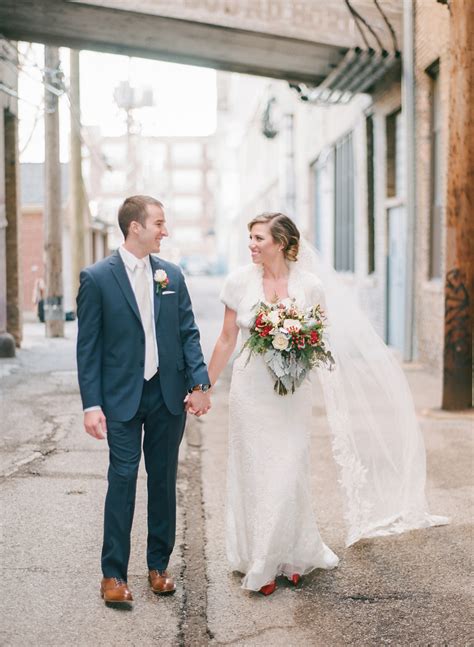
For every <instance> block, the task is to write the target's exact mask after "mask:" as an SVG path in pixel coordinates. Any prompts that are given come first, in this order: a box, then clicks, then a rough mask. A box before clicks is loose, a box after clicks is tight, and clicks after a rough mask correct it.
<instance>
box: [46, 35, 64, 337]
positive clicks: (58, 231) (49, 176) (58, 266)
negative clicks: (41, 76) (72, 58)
mask: <svg viewBox="0 0 474 647" xmlns="http://www.w3.org/2000/svg"><path fill="white" fill-rule="evenodd" d="M44 65H45V114H44V132H45V165H44V166H45V173H44V175H45V192H44V196H45V199H44V216H45V252H46V277H45V279H46V280H45V282H46V298H45V308H44V318H45V323H46V337H64V307H63V274H62V222H61V202H62V201H61V165H60V162H59V101H58V97H59V95H60V94H61V90H60V87H61V83H60V72H59V49H58V48H57V47H49V46H46V47H45V48H44Z"/></svg>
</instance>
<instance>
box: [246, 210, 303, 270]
mask: <svg viewBox="0 0 474 647" xmlns="http://www.w3.org/2000/svg"><path fill="white" fill-rule="evenodd" d="M260 223H264V224H268V225H270V233H271V235H272V238H273V240H274V241H275V243H278V244H280V245H282V246H283V254H284V255H285V258H286V260H287V261H293V262H294V261H296V260H297V259H298V250H299V247H300V232H299V231H298V228H297V226H296V225H295V223H294V222H293V220H291V218H289V217H288V216H285V214H284V213H278V212H275V213H261V214H260V215H259V216H255V218H254V219H253V220H251V221H250V222H249V224H248V225H247V226H248V230H249V231H252V227H253V226H254V225H257V224H260Z"/></svg>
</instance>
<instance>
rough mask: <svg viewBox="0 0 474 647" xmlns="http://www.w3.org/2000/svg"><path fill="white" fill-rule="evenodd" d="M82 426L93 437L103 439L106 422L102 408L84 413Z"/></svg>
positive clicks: (105, 432) (105, 433)
mask: <svg viewBox="0 0 474 647" xmlns="http://www.w3.org/2000/svg"><path fill="white" fill-rule="evenodd" d="M84 428H85V430H86V431H87V433H88V434H90V435H91V436H92V437H93V438H97V440H104V438H105V437H106V435H107V424H106V420H105V416H104V414H103V413H102V409H95V410H94V411H86V412H85V413H84Z"/></svg>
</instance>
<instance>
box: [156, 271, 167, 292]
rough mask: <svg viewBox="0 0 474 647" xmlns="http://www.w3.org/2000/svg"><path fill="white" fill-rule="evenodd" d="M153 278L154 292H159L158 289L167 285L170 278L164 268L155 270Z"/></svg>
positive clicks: (162, 288)
mask: <svg viewBox="0 0 474 647" xmlns="http://www.w3.org/2000/svg"><path fill="white" fill-rule="evenodd" d="M153 278H154V280H155V283H156V294H159V293H160V290H164V289H165V288H167V287H168V285H169V282H170V280H169V278H168V275H167V274H166V272H165V270H156V271H155V273H154V275H153Z"/></svg>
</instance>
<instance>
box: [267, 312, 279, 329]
mask: <svg viewBox="0 0 474 647" xmlns="http://www.w3.org/2000/svg"><path fill="white" fill-rule="evenodd" d="M267 319H268V321H269V322H270V323H271V324H272V325H273V326H274V327H275V326H278V324H279V323H280V313H279V312H278V310H272V311H271V312H269V313H268V314H267Z"/></svg>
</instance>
